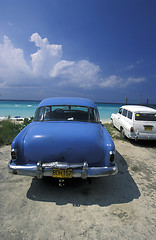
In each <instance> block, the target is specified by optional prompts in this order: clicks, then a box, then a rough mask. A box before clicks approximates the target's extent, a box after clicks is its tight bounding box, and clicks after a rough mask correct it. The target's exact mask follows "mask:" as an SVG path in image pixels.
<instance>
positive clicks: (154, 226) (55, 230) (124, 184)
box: [0, 140, 156, 240]
mask: <svg viewBox="0 0 156 240" xmlns="http://www.w3.org/2000/svg"><path fill="white" fill-rule="evenodd" d="M115 145H116V149H117V154H116V162H117V163H118V166H119V173H118V174H117V175H115V176H111V177H105V178H98V179H92V180H91V181H83V180H72V181H66V182H65V185H64V186H63V187H60V186H59V184H58V181H56V180H54V179H51V178H50V179H47V180H44V181H43V180H35V179H33V178H31V177H24V176H15V175H11V174H9V173H8V170H7V163H8V161H9V159H10V146H5V147H2V148H0V163H1V169H0V182H1V184H0V191H1V197H0V205H1V209H0V211H1V212H0V217H1V221H0V223H1V224H0V239H2V240H5V239H7V240H14V239H15V240H17V239H32V240H39V239H42V240H47V239H49V240H50V239H74V240H75V239H76V240H77V239H81V240H82V239H94V240H95V239H101V240H103V239H141V240H142V239H148V240H149V239H155V237H154V236H156V206H155V202H156V192H155V190H156V147H155V143H151V144H147V143H139V142H138V143H134V142H129V141H128V142H123V141H121V140H115Z"/></svg>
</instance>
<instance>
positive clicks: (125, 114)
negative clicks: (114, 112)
mask: <svg viewBox="0 0 156 240" xmlns="http://www.w3.org/2000/svg"><path fill="white" fill-rule="evenodd" d="M122 115H123V116H124V117H126V116H127V110H126V109H123V112H122Z"/></svg>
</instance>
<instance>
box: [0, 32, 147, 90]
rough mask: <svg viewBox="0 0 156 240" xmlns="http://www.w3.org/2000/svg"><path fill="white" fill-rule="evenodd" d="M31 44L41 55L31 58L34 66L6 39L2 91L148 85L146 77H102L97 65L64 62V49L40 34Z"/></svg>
mask: <svg viewBox="0 0 156 240" xmlns="http://www.w3.org/2000/svg"><path fill="white" fill-rule="evenodd" d="M30 41H31V42H33V43H34V44H35V46H36V47H37V51H36V52H35V53H33V54H31V62H30V64H28V63H27V62H26V60H25V57H24V53H23V50H22V49H19V48H15V47H14V46H13V44H12V43H11V41H10V40H9V39H8V37H6V36H4V42H3V44H0V86H1V87H10V86H29V85H30V86H38V85H40V87H41V86H49V87H51V86H53V85H54V86H74V87H79V88H111V87H126V86H128V85H129V84H132V83H140V82H143V81H145V78H143V77H139V78H133V77H129V78H127V79H125V78H122V77H120V76H117V75H111V76H108V77H101V70H100V67H99V66H97V65H95V64H94V63H91V62H89V61H87V60H80V61H77V62H76V61H67V60H65V59H63V51H62V45H57V44H50V43H49V41H48V39H47V38H44V39H42V38H41V37H40V35H39V34H38V33H34V34H32V36H31V37H30ZM130 68H131V69H132V68H133V66H132V65H131V67H130ZM43 80H44V81H43Z"/></svg>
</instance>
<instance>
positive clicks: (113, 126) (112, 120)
mask: <svg viewBox="0 0 156 240" xmlns="http://www.w3.org/2000/svg"><path fill="white" fill-rule="evenodd" d="M112 127H113V128H114V127H115V126H114V123H113V119H112Z"/></svg>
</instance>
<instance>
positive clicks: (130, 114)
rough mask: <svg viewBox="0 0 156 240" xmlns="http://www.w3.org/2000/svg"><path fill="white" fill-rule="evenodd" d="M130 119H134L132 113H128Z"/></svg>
mask: <svg viewBox="0 0 156 240" xmlns="http://www.w3.org/2000/svg"><path fill="white" fill-rule="evenodd" d="M128 118H129V119H132V112H130V111H128Z"/></svg>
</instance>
